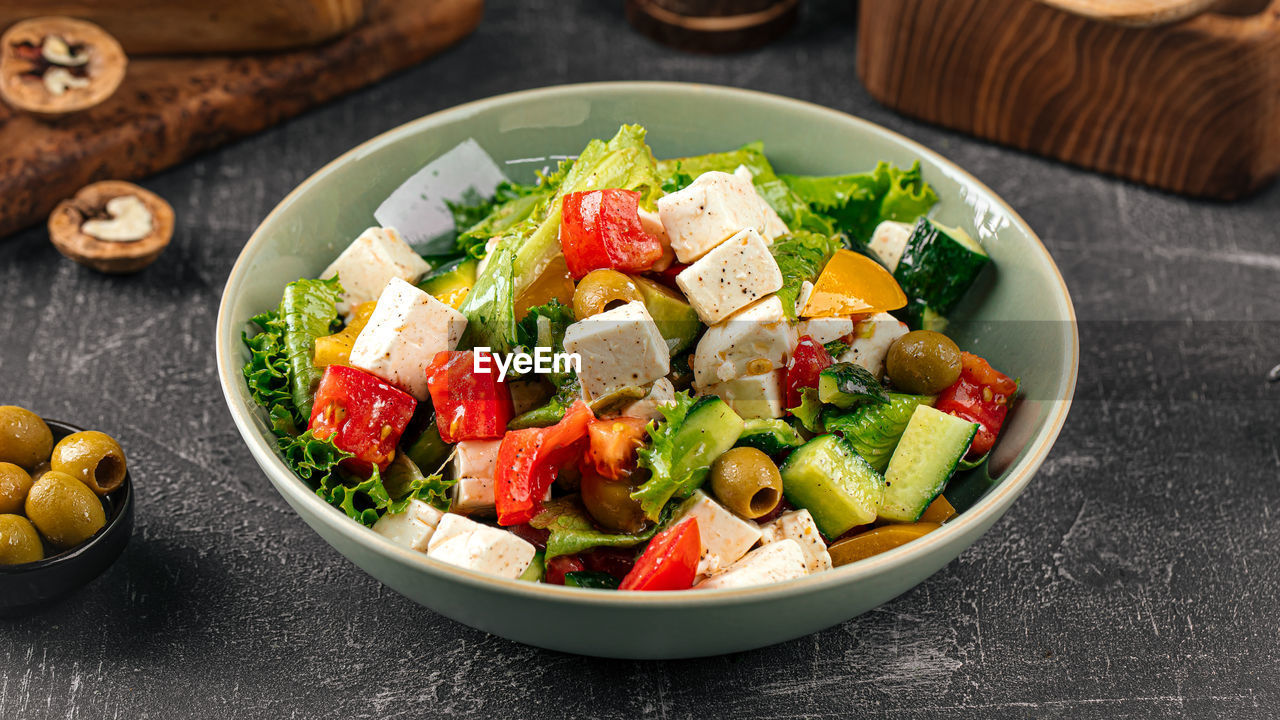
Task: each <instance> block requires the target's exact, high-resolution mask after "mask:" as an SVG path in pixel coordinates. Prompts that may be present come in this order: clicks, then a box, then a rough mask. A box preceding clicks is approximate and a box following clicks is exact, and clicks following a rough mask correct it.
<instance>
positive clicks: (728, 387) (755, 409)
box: [706, 370, 787, 418]
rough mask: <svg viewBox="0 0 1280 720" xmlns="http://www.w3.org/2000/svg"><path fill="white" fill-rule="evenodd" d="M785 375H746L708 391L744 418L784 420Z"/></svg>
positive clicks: (710, 388)
mask: <svg viewBox="0 0 1280 720" xmlns="http://www.w3.org/2000/svg"><path fill="white" fill-rule="evenodd" d="M783 372H785V371H783V370H775V371H773V372H767V373H761V374H760V375H745V376H743V377H740V378H734V379H733V380H726V381H725V382H722V383H719V384H716V385H712V386H711V387H709V388H707V389H706V392H708V393H711V394H712V395H716V396H718V397H719V398H720V399H721V400H724V401H725V402H726V403H728V404H729V407H731V408H733V411H734V412H736V413H738V414H739V415H741V416H742V417H744V418H780V417H782V416H783V415H785V414H786V412H787V408H786V395H785V394H784V392H783V385H782V383H783V377H782V374H783Z"/></svg>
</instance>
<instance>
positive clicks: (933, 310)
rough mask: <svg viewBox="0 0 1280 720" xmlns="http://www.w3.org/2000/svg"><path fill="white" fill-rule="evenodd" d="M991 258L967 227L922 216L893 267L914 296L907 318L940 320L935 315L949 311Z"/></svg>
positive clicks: (916, 321) (919, 323) (915, 322)
mask: <svg viewBox="0 0 1280 720" xmlns="http://www.w3.org/2000/svg"><path fill="white" fill-rule="evenodd" d="M989 262H991V259H990V258H989V257H987V251H986V250H983V249H982V246H981V245H979V244H978V242H977V241H976V240H974V239H973V238H971V237H969V234H968V233H966V232H965V231H964V230H962V229H960V228H948V227H946V226H944V225H941V224H939V223H936V222H934V221H932V220H928V219H925V218H921V219H920V221H919V222H917V223H916V226H915V228H914V229H913V230H912V231H911V237H910V238H908V239H907V245H906V248H905V249H903V251H902V258H901V259H900V260H899V261H898V265H897V267H895V268H894V271H893V277H894V279H895V280H897V281H898V284H899V285H901V286H902V290H903V292H905V293H906V295H907V297H908V298H909V299H910V304H909V305H908V306H907V310H906V313H907V318H906V319H907V321H908V322H909V323H910V324H911V325H913V326H915V327H923V326H925V325H926V324H928V323H926V319H930V323H935V324H936V322H937V320H933V319H932V318H936V317H945V316H946V315H947V314H949V313H950V312H951V311H952V310H953V309H954V308H955V306H956V303H958V302H960V298H961V297H962V296H963V295H964V293H965V291H967V290H968V289H969V287H970V286H972V285H973V283H974V281H975V280H976V279H977V278H978V274H979V273H981V272H982V268H984V267H986V265H987V263H989ZM890 309H892V308H890ZM925 329H930V328H928V327H926V328H925Z"/></svg>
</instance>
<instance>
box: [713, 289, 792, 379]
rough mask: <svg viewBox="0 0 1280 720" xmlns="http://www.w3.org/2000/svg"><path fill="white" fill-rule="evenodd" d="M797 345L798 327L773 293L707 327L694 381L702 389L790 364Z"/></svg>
mask: <svg viewBox="0 0 1280 720" xmlns="http://www.w3.org/2000/svg"><path fill="white" fill-rule="evenodd" d="M795 346H796V330H795V327H794V326H793V325H791V324H790V323H789V322H787V316H786V315H785V314H783V312H782V301H781V300H779V299H778V296H777V295H770V296H769V297H767V298H765V299H764V300H761V301H760V302H757V303H756V304H754V305H750V306H748V307H746V308H743V309H742V310H739V311H738V312H737V313H735V314H733V315H731V316H729V317H728V318H727V319H726V320H725V321H724V322H722V323H720V324H719V325H715V326H713V327H710V328H708V329H707V331H706V333H704V334H703V336H702V339H701V340H699V341H698V348H697V349H696V350H695V351H694V353H693V362H692V363H691V365H692V366H693V381H694V384H695V385H696V386H697V387H698V388H699V390H701V389H703V388H708V387H711V386H712V385H715V384H717V383H721V382H724V381H726V380H732V379H734V378H736V377H742V376H743V375H757V374H760V373H762V372H768V371H770V370H776V369H778V368H781V367H783V366H784V365H786V364H787V358H788V357H790V356H791V350H792V348H794V347H795Z"/></svg>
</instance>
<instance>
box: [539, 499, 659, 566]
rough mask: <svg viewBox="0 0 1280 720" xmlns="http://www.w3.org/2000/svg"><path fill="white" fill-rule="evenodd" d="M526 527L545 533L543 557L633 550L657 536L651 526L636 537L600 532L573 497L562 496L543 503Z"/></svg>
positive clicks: (655, 530) (578, 500) (656, 529)
mask: <svg viewBox="0 0 1280 720" xmlns="http://www.w3.org/2000/svg"><path fill="white" fill-rule="evenodd" d="M529 524H530V525H532V526H533V527H535V528H538V529H545V530H547V531H548V532H549V534H548V536H547V557H548V558H554V557H557V556H559V555H572V554H574V553H580V552H583V551H584V550H588V549H590V548H599V547H634V546H636V545H639V544H640V543H642V542H645V541H647V540H648V539H649V538H652V537H653V536H654V534H655V533H656V532H658V524H652V525H650V526H649V527H647V528H645V529H644V530H642V531H640V532H638V533H611V532H605V531H603V530H600V529H599V528H597V527H596V525H595V523H594V522H592V520H591V516H590V515H589V514H587V509H586V508H585V507H583V505H582V500H581V499H580V498H579V497H578V496H577V495H566V496H565V497H563V498H557V499H555V500H552V501H550V502H547V503H543V505H542V511H541V512H539V513H538V514H537V515H536V516H535V517H533V519H531V520H530V521H529Z"/></svg>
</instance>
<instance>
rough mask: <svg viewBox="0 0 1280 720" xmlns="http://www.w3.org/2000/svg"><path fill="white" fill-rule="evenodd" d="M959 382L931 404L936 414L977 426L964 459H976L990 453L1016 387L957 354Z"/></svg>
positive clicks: (979, 360) (974, 358)
mask: <svg viewBox="0 0 1280 720" xmlns="http://www.w3.org/2000/svg"><path fill="white" fill-rule="evenodd" d="M960 363H961V370H960V379H959V380H956V382H955V384H953V385H952V386H951V387H949V388H947V389H946V390H943V391H942V392H941V393H940V394H939V395H938V401H937V402H936V403H935V404H934V407H936V408H937V409H938V410H941V411H942V412H945V413H950V414H952V415H955V416H956V417H959V418H963V419H965V420H968V421H970V422H975V423H977V424H978V434H977V436H976V437H975V438H974V439H973V447H971V448H970V449H969V454H968V457H969V458H971V459H975V460H976V459H978V458H981V457H983V456H984V455H986V454H987V453H988V452H990V451H991V446H993V445H995V442H996V437H997V436H998V435H999V434H1000V428H1001V427H1003V425H1004V419H1005V416H1006V415H1008V414H1009V406H1010V405H1011V404H1012V403H1013V398H1014V395H1015V394H1016V393H1017V392H1018V383H1017V381H1016V380H1014V379H1012V378H1010V377H1009V376H1008V375H1005V374H1004V373H1002V372H1000V371H998V370H996V369H994V368H992V367H991V365H990V363H988V362H987V361H986V360H984V359H982V358H980V357H978V356H977V355H974V354H973V353H967V352H961V353H960Z"/></svg>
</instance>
